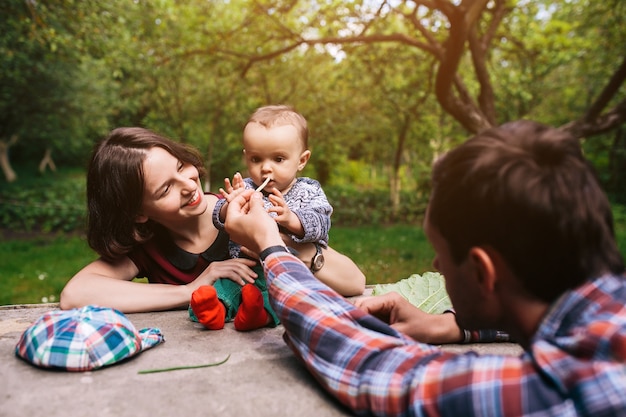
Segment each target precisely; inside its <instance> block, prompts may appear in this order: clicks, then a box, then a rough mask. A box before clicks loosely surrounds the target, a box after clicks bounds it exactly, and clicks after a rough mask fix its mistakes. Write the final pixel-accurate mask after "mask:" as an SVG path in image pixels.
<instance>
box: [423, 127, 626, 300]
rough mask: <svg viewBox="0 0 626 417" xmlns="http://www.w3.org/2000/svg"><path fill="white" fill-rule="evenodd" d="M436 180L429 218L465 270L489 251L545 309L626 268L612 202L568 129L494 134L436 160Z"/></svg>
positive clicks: (504, 129)
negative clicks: (482, 249) (477, 250)
mask: <svg viewBox="0 0 626 417" xmlns="http://www.w3.org/2000/svg"><path fill="white" fill-rule="evenodd" d="M432 181H433V191H432V196H431V201H430V204H429V209H428V210H429V212H428V218H429V221H430V223H431V224H432V225H433V226H434V227H435V228H436V229H437V230H438V231H439V232H440V233H441V235H442V236H443V237H444V239H445V240H446V241H447V242H448V244H449V247H450V250H451V254H452V257H453V259H454V261H455V262H457V263H460V262H462V260H463V259H464V258H465V257H466V255H467V253H468V250H469V249H470V248H471V247H474V246H490V247H492V248H494V249H495V250H497V251H498V252H499V253H500V254H501V255H502V256H503V257H504V259H505V260H506V261H507V263H508V265H509V267H510V268H511V269H512V270H513V272H514V273H515V274H516V276H517V277H518V278H519V279H520V280H521V281H522V283H523V285H524V286H525V288H526V289H527V290H528V291H529V292H530V293H531V294H533V295H534V296H536V297H538V298H539V299H542V300H543V301H546V302H551V301H554V299H555V298H556V297H558V296H559V295H560V294H562V293H563V292H564V291H565V290H567V289H570V288H574V287H576V286H579V285H580V284H581V283H582V282H583V281H585V280H587V279H589V278H593V277H595V276H598V275H600V274H603V273H607V272H613V273H616V274H619V273H622V272H623V271H624V262H623V259H622V257H621V254H620V252H619V249H618V247H617V244H616V242H615V236H614V230H613V217H612V213H611V206H610V203H609V200H608V198H607V197H606V195H605V193H604V192H603V190H602V189H601V186H600V184H599V183H598V181H597V178H596V175H595V171H594V170H593V168H592V166H591V165H590V163H589V162H588V161H587V160H586V159H585V158H584V156H583V153H582V150H581V147H580V143H579V141H578V140H577V139H576V138H574V137H573V136H571V135H570V134H568V133H567V132H564V131H562V130H558V129H554V128H550V127H548V126H544V125H541V124H539V123H535V122H531V121H518V122H512V123H507V124H505V125H503V126H501V127H498V128H493V129H489V130H486V131H484V132H481V133H479V134H478V135H476V136H475V137H473V138H471V139H469V140H468V141H466V142H465V143H463V144H462V145H460V146H459V147H457V148H455V149H453V150H452V151H450V152H448V153H447V154H446V155H444V156H443V157H442V158H441V159H440V160H439V161H438V162H436V164H435V166H434V169H433V176H432Z"/></svg>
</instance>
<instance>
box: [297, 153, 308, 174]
mask: <svg viewBox="0 0 626 417" xmlns="http://www.w3.org/2000/svg"><path fill="white" fill-rule="evenodd" d="M310 157H311V151H310V150H308V149H307V150H306V151H304V152H302V153H301V154H300V163H299V164H298V171H302V170H303V169H304V167H305V166H306V163H307V162H309V158H310Z"/></svg>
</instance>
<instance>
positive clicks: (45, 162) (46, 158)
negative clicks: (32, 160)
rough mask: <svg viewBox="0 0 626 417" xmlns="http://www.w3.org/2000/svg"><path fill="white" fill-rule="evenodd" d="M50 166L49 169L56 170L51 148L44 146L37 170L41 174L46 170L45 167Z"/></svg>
mask: <svg viewBox="0 0 626 417" xmlns="http://www.w3.org/2000/svg"><path fill="white" fill-rule="evenodd" d="M47 166H49V167H50V171H52V172H56V170H57V167H56V165H55V164H54V161H53V160H52V149H50V148H46V152H45V153H44V154H43V158H41V162H40V163H39V172H40V173H41V174H43V173H44V172H46V167H47Z"/></svg>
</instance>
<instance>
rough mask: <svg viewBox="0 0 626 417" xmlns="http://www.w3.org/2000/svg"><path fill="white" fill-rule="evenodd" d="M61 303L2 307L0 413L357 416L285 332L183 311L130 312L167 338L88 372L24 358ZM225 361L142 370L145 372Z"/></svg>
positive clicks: (512, 349) (487, 347)
mask: <svg viewBox="0 0 626 417" xmlns="http://www.w3.org/2000/svg"><path fill="white" fill-rule="evenodd" d="M57 308H58V305H56V304H37V305H20V306H1V307H0V416H2V417H4V416H7V417H8V416H10V417H13V416H20V417H21V416H37V415H45V416H46V417H56V416H63V417H73V416H87V415H90V416H98V417H100V416H116V417H121V416H150V417H157V416H167V417H191V416H202V417H208V416H225V417H231V416H233V417H247V416H251V417H263V416H272V417H278V416H290V417H296V416H297V417H307V416H311V417H313V416H315V417H326V416H348V415H351V414H350V413H349V412H348V411H346V410H345V409H344V408H343V407H342V406H341V405H339V404H338V403H337V402H336V401H335V400H334V399H333V398H332V397H331V396H330V395H328V394H327V393H326V392H325V391H323V390H322V389H321V388H320V386H319V385H318V384H317V382H316V381H315V379H314V378H313V377H312V376H311V375H310V374H309V373H308V372H307V371H306V369H305V368H304V367H303V366H302V364H301V363H300V362H299V361H298V360H297V359H296V357H295V356H294V355H293V353H292V352H291V350H290V349H289V348H288V347H287V345H286V344H285V343H284V341H283V339H282V334H283V331H284V330H283V327H282V326H278V327H276V328H273V329H270V328H266V329H260V330H255V331H252V332H238V331H236V330H235V329H234V327H233V326H232V323H227V324H226V327H225V328H224V329H223V330H218V331H208V330H205V329H204V328H203V327H202V326H201V325H199V324H197V323H193V322H191V321H189V319H188V317H187V311H167V312H156V313H141V314H128V315H127V316H128V318H129V319H130V321H131V322H132V323H133V324H134V325H135V327H136V328H137V329H141V328H144V327H158V328H160V329H161V331H162V332H163V334H164V336H165V340H166V341H165V342H164V343H162V344H161V345H158V346H156V347H154V348H152V349H149V350H147V351H144V352H142V353H141V354H139V355H137V356H135V357H134V358H131V359H130V360H127V361H124V362H121V363H118V364H116V365H113V366H109V367H105V368H102V369H99V370H96V371H92V372H59V371H49V370H42V369H39V368H36V367H34V366H31V365H30V364H28V363H26V362H25V361H22V360H20V359H18V358H17V357H16V356H15V354H14V349H15V345H16V343H17V341H18V339H19V337H20V336H21V334H22V332H23V331H24V330H25V329H26V328H27V327H28V326H29V325H30V324H31V323H32V322H33V321H35V320H36V319H37V318H38V317H39V316H41V315H42V314H44V313H45V312H46V311H49V310H53V309H57ZM445 349H446V350H455V351H465V350H470V349H471V350H476V351H478V352H479V353H503V354H512V355H516V354H519V353H521V348H520V347H519V346H518V345H516V344H511V343H497V344H483V345H449V346H446V347H445ZM228 355H230V358H229V359H228V361H227V362H226V363H224V364H222V365H219V366H214V367H208V368H197V369H185V370H176V371H170V372H161V373H152V374H139V373H138V371H140V370H147V369H159V368H169V367H175V366H188V365H201V364H207V363H215V362H219V361H222V360H224V359H225V358H226V357H227V356H228Z"/></svg>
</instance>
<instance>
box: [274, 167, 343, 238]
mask: <svg viewBox="0 0 626 417" xmlns="http://www.w3.org/2000/svg"><path fill="white" fill-rule="evenodd" d="M270 199H271V200H272V204H274V205H276V204H277V203H278V202H279V200H277V199H276V196H275V195H270ZM282 200H284V204H285V205H286V206H288V209H289V211H290V213H289V216H290V217H289V220H288V221H289V226H288V227H287V229H288V230H289V232H290V233H291V237H292V238H293V240H294V241H296V242H317V243H320V244H321V245H322V246H323V247H326V245H327V244H328V232H329V230H330V216H331V214H332V212H333V208H332V206H331V205H330V203H329V202H328V199H327V198H326V194H324V191H323V190H322V187H321V186H320V184H319V182H317V181H316V180H313V179H311V178H299V179H298V182H297V183H296V184H295V185H294V187H293V188H292V189H291V190H290V191H289V192H288V193H287V194H285V195H284V196H283V197H282ZM285 220H287V219H285ZM296 222H297V223H299V225H298V224H294V223H296ZM281 225H283V224H282V223H281ZM284 226H287V223H285V224H284Z"/></svg>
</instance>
